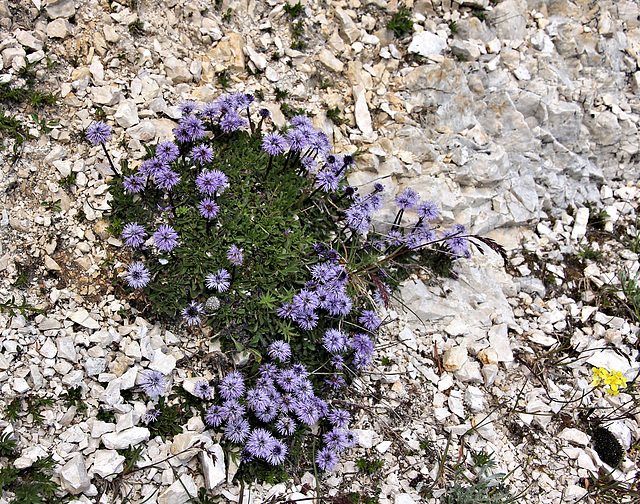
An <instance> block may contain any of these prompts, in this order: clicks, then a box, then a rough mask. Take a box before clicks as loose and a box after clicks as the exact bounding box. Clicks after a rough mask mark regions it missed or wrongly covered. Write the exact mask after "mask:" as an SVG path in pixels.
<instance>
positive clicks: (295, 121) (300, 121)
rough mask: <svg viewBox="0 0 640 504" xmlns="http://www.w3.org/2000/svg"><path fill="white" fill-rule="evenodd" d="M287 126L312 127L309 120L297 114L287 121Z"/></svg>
mask: <svg viewBox="0 0 640 504" xmlns="http://www.w3.org/2000/svg"><path fill="white" fill-rule="evenodd" d="M289 124H291V125H292V126H313V124H312V123H311V119H309V118H308V117H307V116H306V115H303V114H298V115H295V116H293V117H292V118H291V119H289Z"/></svg>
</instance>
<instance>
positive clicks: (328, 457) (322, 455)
mask: <svg viewBox="0 0 640 504" xmlns="http://www.w3.org/2000/svg"><path fill="white" fill-rule="evenodd" d="M316 464H318V467H319V468H320V469H322V470H323V471H326V472H331V471H333V470H334V469H335V467H336V466H337V465H338V456H337V455H336V454H335V453H334V452H333V451H332V450H331V449H330V448H328V447H325V448H322V449H321V450H318V451H317V452H316Z"/></svg>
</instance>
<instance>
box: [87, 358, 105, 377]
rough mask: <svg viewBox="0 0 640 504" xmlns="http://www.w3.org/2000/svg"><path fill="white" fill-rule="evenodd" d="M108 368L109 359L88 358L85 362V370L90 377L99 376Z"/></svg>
mask: <svg viewBox="0 0 640 504" xmlns="http://www.w3.org/2000/svg"><path fill="white" fill-rule="evenodd" d="M106 368H107V359H105V358H104V357H87V358H86V359H85V361H84V370H85V372H86V373H87V375H88V376H98V375H99V374H100V373H102V372H103V371H104V370H105V369H106Z"/></svg>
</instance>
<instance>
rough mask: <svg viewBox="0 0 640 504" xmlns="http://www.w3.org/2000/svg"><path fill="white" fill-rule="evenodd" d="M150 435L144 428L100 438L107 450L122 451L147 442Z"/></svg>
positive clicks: (135, 428) (133, 428)
mask: <svg viewBox="0 0 640 504" xmlns="http://www.w3.org/2000/svg"><path fill="white" fill-rule="evenodd" d="M150 435H151V433H150V432H149V429H147V428H146V427H131V428H130V429H125V430H123V431H120V432H110V433H108V434H104V435H103V436H102V438H101V439H102V442H103V443H104V446H105V447H106V448H108V449H109V450H124V449H126V448H129V446H135V445H137V444H140V443H142V442H143V441H147V440H148V439H149V436H150Z"/></svg>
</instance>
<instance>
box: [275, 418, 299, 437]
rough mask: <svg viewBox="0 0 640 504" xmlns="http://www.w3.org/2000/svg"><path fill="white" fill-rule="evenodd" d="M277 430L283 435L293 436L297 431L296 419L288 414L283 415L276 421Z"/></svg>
mask: <svg viewBox="0 0 640 504" xmlns="http://www.w3.org/2000/svg"><path fill="white" fill-rule="evenodd" d="M276 430H277V431H278V432H279V433H280V435H281V436H291V435H292V434H293V433H294V432H295V431H296V421H295V420H294V419H293V418H291V417H289V416H287V415H283V416H281V417H280V418H278V420H277V421H276Z"/></svg>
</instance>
